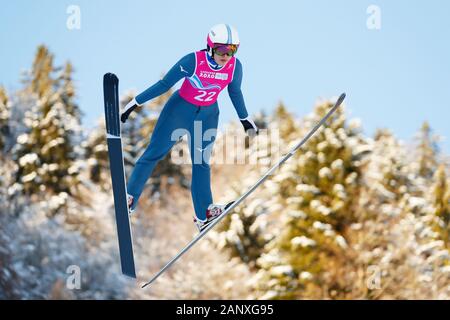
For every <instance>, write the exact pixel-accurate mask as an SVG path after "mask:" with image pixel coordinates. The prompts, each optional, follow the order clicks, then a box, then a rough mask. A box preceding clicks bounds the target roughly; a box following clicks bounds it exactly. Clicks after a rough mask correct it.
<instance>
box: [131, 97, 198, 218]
mask: <svg viewBox="0 0 450 320" xmlns="http://www.w3.org/2000/svg"><path fill="white" fill-rule="evenodd" d="M184 104H186V101H184V100H183V99H182V98H181V97H180V96H179V95H178V92H175V93H174V94H173V95H172V96H171V97H170V99H169V100H168V101H167V103H166V105H165V106H164V108H163V110H162V111H161V114H160V116H159V118H158V121H157V122H156V126H155V128H154V130H153V133H152V137H151V139H150V143H149V145H148V147H147V149H146V150H145V152H144V153H143V154H142V155H141V157H140V158H139V159H138V160H137V161H136V165H135V167H134V169H133V172H132V174H131V177H130V179H129V181H128V185H127V192H128V193H129V194H130V195H132V196H133V198H134V199H133V208H132V209H134V208H135V207H136V205H137V202H138V199H139V197H140V196H141V193H142V191H143V189H144V186H145V184H146V182H147V180H148V178H149V177H150V175H151V174H152V172H153V169H154V168H155V166H156V164H157V163H158V161H160V160H161V159H163V158H164V157H165V155H166V154H167V153H168V152H169V151H170V149H171V148H172V147H173V146H174V144H175V143H176V142H177V141H178V140H179V138H180V137H181V135H173V133H174V132H175V130H177V129H181V130H183V129H184V131H185V132H187V130H188V129H189V126H190V124H191V123H192V118H193V116H194V112H193V109H192V108H191V109H190V108H186V106H185V105H184ZM192 107H193V106H192Z"/></svg>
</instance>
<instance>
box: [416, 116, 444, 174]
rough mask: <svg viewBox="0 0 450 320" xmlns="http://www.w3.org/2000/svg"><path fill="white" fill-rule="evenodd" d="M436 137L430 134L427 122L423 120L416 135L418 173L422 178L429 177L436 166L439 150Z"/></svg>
mask: <svg viewBox="0 0 450 320" xmlns="http://www.w3.org/2000/svg"><path fill="white" fill-rule="evenodd" d="M437 142H438V138H437V137H436V136H433V135H432V130H431V127H430V125H429V123H428V122H426V121H425V122H424V123H423V124H422V127H421V128H420V131H419V133H418V135H417V148H416V150H417V157H418V161H417V162H418V164H419V168H418V173H419V175H420V176H421V177H423V178H424V179H431V178H432V177H433V174H434V170H436V168H437V167H438V165H437V155H438V152H439V148H438V144H437Z"/></svg>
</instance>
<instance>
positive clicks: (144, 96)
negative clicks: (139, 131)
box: [120, 53, 195, 122]
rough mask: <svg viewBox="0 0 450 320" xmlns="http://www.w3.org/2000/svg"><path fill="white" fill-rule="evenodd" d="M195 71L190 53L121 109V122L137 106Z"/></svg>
mask: <svg viewBox="0 0 450 320" xmlns="http://www.w3.org/2000/svg"><path fill="white" fill-rule="evenodd" d="M194 70H195V53H190V54H188V55H186V56H184V57H183V58H181V59H180V60H179V61H178V62H177V63H176V64H175V65H174V66H173V67H172V68H171V69H170V70H169V72H167V74H166V75H165V76H164V78H162V79H161V80H159V81H158V82H157V83H155V84H154V85H152V86H151V87H149V88H148V89H146V90H145V91H143V92H142V93H140V94H138V95H137V96H136V97H135V98H134V99H133V100H131V101H130V102H129V103H128V104H127V105H126V106H125V108H124V109H123V111H122V115H121V117H120V118H121V120H122V122H125V121H126V120H127V119H128V117H129V115H130V113H131V112H133V110H134V109H136V108H137V107H138V106H141V105H143V104H144V103H145V102H147V101H149V100H151V99H153V98H156V97H158V96H160V95H162V94H163V93H165V92H167V91H168V90H169V89H170V88H172V87H173V86H174V85H175V83H177V82H178V81H179V80H181V79H183V78H184V77H190V76H192V75H193V73H194Z"/></svg>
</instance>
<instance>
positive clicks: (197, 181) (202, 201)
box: [188, 103, 219, 220]
mask: <svg viewBox="0 0 450 320" xmlns="http://www.w3.org/2000/svg"><path fill="white" fill-rule="evenodd" d="M218 121H219V108H218V106H217V103H215V104H214V105H212V106H208V107H202V108H201V111H200V112H199V113H198V115H197V117H196V119H195V122H194V124H193V126H192V127H191V130H189V132H190V135H189V136H190V139H189V140H190V141H188V143H189V150H190V153H191V161H192V183H191V193H192V201H193V203H194V210H195V214H196V216H197V218H198V219H200V220H205V219H206V210H207V208H208V206H209V205H210V204H211V203H213V199H212V193H211V169H210V165H209V161H210V157H211V153H212V148H213V145H214V141H215V138H216V135H217V124H218Z"/></svg>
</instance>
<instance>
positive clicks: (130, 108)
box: [120, 98, 139, 123]
mask: <svg viewBox="0 0 450 320" xmlns="http://www.w3.org/2000/svg"><path fill="white" fill-rule="evenodd" d="M137 107H139V104H138V103H137V102H136V99H135V98H133V100H131V101H130V102H128V104H127V105H126V106H125V108H124V109H123V111H122V113H121V114H120V121H122V122H123V123H125V122H126V121H127V119H128V117H129V116H130V114H131V113H132V112H133V111H134V109H136V108H137Z"/></svg>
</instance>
